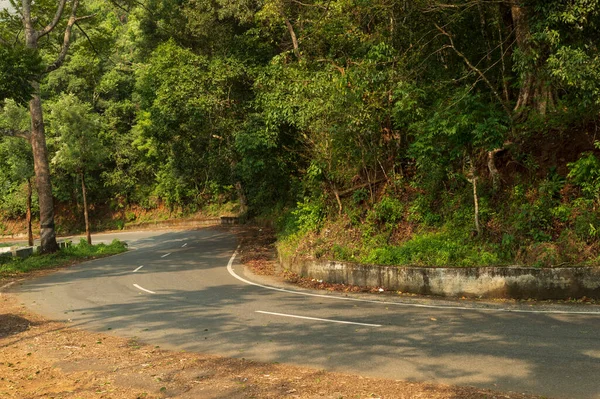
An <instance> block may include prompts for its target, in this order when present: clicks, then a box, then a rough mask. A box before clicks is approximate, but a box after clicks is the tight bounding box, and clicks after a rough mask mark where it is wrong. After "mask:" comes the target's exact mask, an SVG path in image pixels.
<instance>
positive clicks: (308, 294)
mask: <svg viewBox="0 0 600 399" xmlns="http://www.w3.org/2000/svg"><path fill="white" fill-rule="evenodd" d="M239 249H240V246H239V245H238V247H237V248H236V250H235V251H234V252H233V255H231V258H230V259H229V263H227V271H228V272H229V274H231V276H233V277H234V278H236V279H238V280H239V281H241V282H243V283H246V284H249V285H254V286H256V287H260V288H264V289H267V290H272V291H279V292H285V293H288V294H294V295H304V296H312V297H317V298H325V299H329V300H338V301H352V302H365V303H374V304H380V305H392V306H403V307H409V308H411V307H412V308H425V309H447V310H468V311H475V312H504V313H534V314H571V315H594V316H600V312H570V311H566V310H525V309H507V308H469V307H466V306H441V305H424V304H420V303H402V302H387V301H375V300H371V299H361V298H347V297H338V296H332V295H322V294H312V293H310V292H301V291H292V290H287V289H285V288H277V287H270V286H268V285H262V284H258V283H254V282H252V281H249V280H246V279H245V278H243V277H241V276H239V275H237V274H236V273H235V272H234V271H233V261H234V260H235V258H236V256H237V254H238V251H239Z"/></svg>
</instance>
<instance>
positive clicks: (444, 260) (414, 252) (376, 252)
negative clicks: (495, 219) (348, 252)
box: [361, 232, 501, 267]
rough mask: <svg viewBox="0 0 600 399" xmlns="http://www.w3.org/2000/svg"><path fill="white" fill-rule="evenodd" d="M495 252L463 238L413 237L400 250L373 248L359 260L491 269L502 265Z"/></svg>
mask: <svg viewBox="0 0 600 399" xmlns="http://www.w3.org/2000/svg"><path fill="white" fill-rule="evenodd" d="M494 252H495V251H494V249H491V250H487V249H485V248H481V247H479V246H476V245H473V244H472V243H469V242H468V240H466V239H465V238H461V237H457V236H454V235H451V234H449V233H445V232H439V233H424V234H419V235H416V236H415V237H413V238H412V239H411V240H410V241H407V242H405V243H403V244H402V245H400V246H387V247H383V248H374V249H372V250H371V251H370V252H369V253H368V254H367V255H366V256H365V257H364V258H363V259H361V260H362V261H364V262H366V263H375V264H386V265H414V266H437V267H444V266H491V265H496V264H499V263H501V260H500V258H499V257H498V255H496V254H495V253H494Z"/></svg>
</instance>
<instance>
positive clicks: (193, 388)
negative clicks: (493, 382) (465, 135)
mask: <svg viewBox="0 0 600 399" xmlns="http://www.w3.org/2000/svg"><path fill="white" fill-rule="evenodd" d="M257 229H258V228H257ZM257 229H256V230H251V229H250V230H249V229H239V231H237V234H239V237H240V242H241V243H242V245H243V247H242V248H243V249H242V260H243V261H244V262H246V263H247V264H249V265H250V266H252V267H253V270H255V272H256V271H258V272H259V273H260V272H264V273H265V274H267V273H270V272H271V270H270V269H271V268H272V267H273V264H272V261H273V259H272V256H273V255H272V253H271V252H270V250H269V248H270V245H271V244H270V243H269V242H268V239H264V240H263V238H258V239H257V237H266V234H261V233H262V231H258V230H257ZM250 243H252V244H250ZM0 285H1V284H0ZM0 397H1V398H11V399H12V398H14V399H27V398H65V399H66V398H73V399H75V398H77V399H78V398H84V399H86V398H113V399H125V398H128V399H129V398H147V399H150V398H181V399H184V398H203V399H204V398H206V399H210V398H215V399H216V398H232V399H235V398H332V399H333V398H335V399H341V398H361V399H362V398H433V399H437V398H439V399H450V398H466V399H470V398H508V397H510V398H521V399H522V398H534V397H535V396H527V395H521V394H515V393H510V394H507V393H499V392H493V391H489V390H481V389H476V388H470V387H454V386H447V385H433V384H423V383H416V382H405V381H395V380H386V379H377V378H363V377H360V376H356V375H350V374H341V373H330V372H326V371H322V370H315V369H311V368H305V367H296V366H290V365H284V364H269V363H259V362H253V361H249V360H244V359H231V358H224V357H217V356H212V355H204V354H196V353H186V352H174V351H166V350H163V349H161V348H159V347H155V346H150V345H145V344H144V343H142V342H138V341H137V340H135V339H125V338H119V337H114V336H110V335H105V334H100V333H92V332H88V331H83V330H80V329H76V328H72V327H69V325H68V324H64V323H58V322H54V321H51V320H47V319H45V318H43V317H41V316H39V315H37V314H35V313H33V312H31V311H29V310H28V309H26V308H25V307H24V306H23V305H22V304H21V303H19V300H18V298H17V296H15V295H13V294H10V293H6V292H4V293H1V292H0Z"/></svg>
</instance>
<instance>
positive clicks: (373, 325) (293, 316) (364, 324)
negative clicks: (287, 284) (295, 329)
mask: <svg viewBox="0 0 600 399" xmlns="http://www.w3.org/2000/svg"><path fill="white" fill-rule="evenodd" d="M255 313H262V314H270V315H273V316H282V317H292V318H294V319H304V320H315V321H326V322H329V323H339V324H353V325H357V326H367V327H381V324H369V323H357V322H354V321H343V320H332V319H320V318H318V317H307V316H298V315H293V314H285V313H275V312H264V311H262V310H257V311H255Z"/></svg>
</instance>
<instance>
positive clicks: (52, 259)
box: [0, 239, 127, 278]
mask: <svg viewBox="0 0 600 399" xmlns="http://www.w3.org/2000/svg"><path fill="white" fill-rule="evenodd" d="M125 251H127V244H125V243H124V242H122V241H119V240H114V241H113V242H112V243H110V244H108V245H106V244H97V245H88V243H87V242H86V241H85V239H82V240H81V241H80V243H79V244H78V245H73V246H70V247H68V248H64V249H61V250H60V251H58V252H56V253H53V254H48V255H33V256H30V257H28V258H26V259H20V258H12V257H1V256H0V278H7V277H15V276H19V275H22V274H25V273H29V272H32V271H36V270H44V269H53V268H57V267H62V266H67V265H71V264H73V263H78V262H82V261H85V260H89V259H95V258H101V257H104V256H110V255H116V254H119V253H122V252H125Z"/></svg>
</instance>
